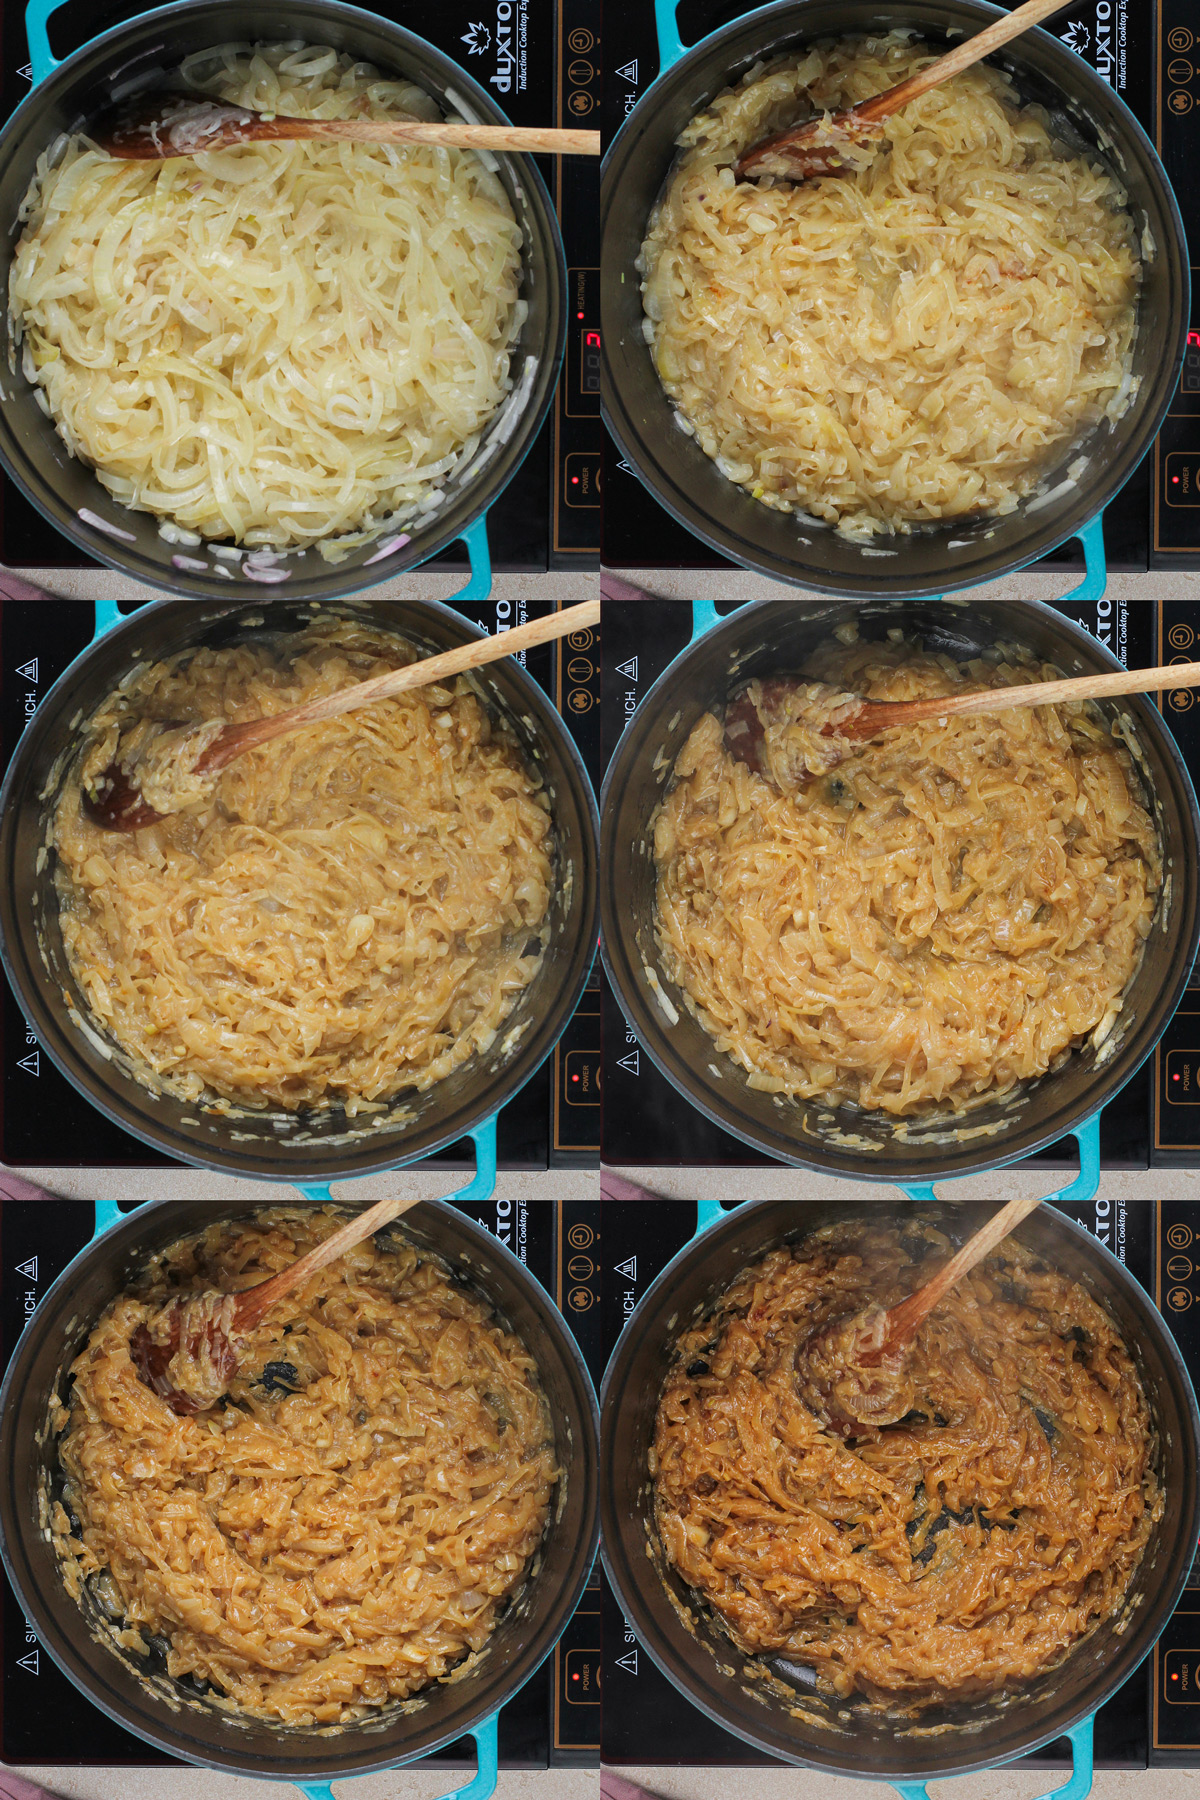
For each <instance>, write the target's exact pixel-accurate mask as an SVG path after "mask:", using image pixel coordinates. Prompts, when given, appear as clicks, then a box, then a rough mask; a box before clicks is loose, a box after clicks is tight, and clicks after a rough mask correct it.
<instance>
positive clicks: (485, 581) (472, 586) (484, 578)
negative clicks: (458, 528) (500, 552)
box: [446, 512, 492, 606]
mask: <svg viewBox="0 0 1200 1800" xmlns="http://www.w3.org/2000/svg"><path fill="white" fill-rule="evenodd" d="M461 541H462V543H463V544H465V545H466V551H467V558H468V561H469V562H470V564H471V579H470V580H469V581H468V582H467V585H466V587H465V588H460V589H459V591H458V593H457V594H451V595H450V597H449V599H448V600H447V601H446V605H447V606H455V605H457V603H458V602H459V601H460V600H486V599H487V597H488V595H489V594H490V593H491V591H492V552H491V549H490V547H489V545H488V529H487V514H486V513H485V512H483V513H480V515H479V517H478V518H477V519H472V520H471V523H470V524H469V525H468V526H467V527H466V529H465V531H463V532H462V534H461Z"/></svg>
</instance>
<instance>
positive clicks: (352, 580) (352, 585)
mask: <svg viewBox="0 0 1200 1800" xmlns="http://www.w3.org/2000/svg"><path fill="white" fill-rule="evenodd" d="M65 3H66V0H58V5H64V4H65ZM314 3H315V4H316V5H317V6H318V7H319V10H320V11H321V12H323V13H326V14H328V15H330V16H331V17H333V18H335V19H344V20H345V21H346V22H347V23H348V24H349V25H351V26H352V27H359V26H360V25H361V26H367V27H369V28H371V29H372V30H376V29H379V28H380V27H382V28H384V29H385V30H386V31H387V32H388V34H389V35H390V36H391V37H392V38H393V40H394V41H395V42H396V43H397V44H398V45H400V46H402V47H403V48H405V49H410V48H412V49H415V50H417V51H419V53H420V54H421V55H422V56H428V57H429V58H430V60H431V61H433V62H435V63H438V64H441V65H442V66H443V69H444V72H445V74H446V76H447V78H448V80H449V82H450V85H452V86H453V87H454V88H455V89H456V91H457V92H458V93H460V94H461V96H462V98H463V99H464V100H465V101H467V102H468V105H469V107H470V108H471V109H473V110H474V111H476V112H477V113H478V114H479V116H480V117H481V119H482V120H483V122H484V123H486V124H496V125H511V123H512V120H511V119H510V118H509V116H508V114H507V113H505V112H504V111H503V109H502V108H501V107H500V106H498V105H497V103H496V101H495V100H494V99H493V97H492V96H491V95H490V94H489V93H488V92H487V90H486V89H485V88H483V87H482V86H481V85H480V84H479V82H477V81H476V80H475V77H474V76H473V75H471V74H470V73H468V71H467V70H466V69H465V68H463V67H462V65H461V64H459V63H457V62H455V61H454V59H453V58H452V57H450V56H448V55H447V54H446V52H445V51H444V50H440V49H439V48H438V46H437V45H436V44H433V43H431V42H430V41H429V39H427V38H423V37H421V36H420V35H419V33H417V32H415V31H411V30H410V29H409V28H408V27H407V26H405V25H399V24H396V23H394V22H393V21H392V20H391V19H388V18H386V17H385V16H384V15H382V14H379V13H373V12H369V11H368V10H367V9H366V8H365V7H361V6H354V5H351V4H349V0H300V4H303V5H310V4H314ZM214 6H222V7H225V8H226V9H227V10H228V11H229V12H230V13H231V14H232V15H234V16H235V17H236V16H238V14H239V7H238V0H173V3H169V4H166V5H159V6H153V7H149V8H147V10H146V11H144V12H140V13H138V14H136V15H135V16H134V17H133V18H129V19H123V20H121V21H120V22H119V23H118V24H116V25H110V26H109V27H108V28H107V29H106V30H104V31H99V32H97V33H96V34H95V36H94V37H90V38H88V39H87V40H86V42H84V43H83V44H80V45H79V47H78V48H77V49H75V50H73V51H72V52H71V53H70V55H69V56H65V57H63V58H62V60H61V61H60V62H58V63H57V64H56V66H55V67H54V68H53V69H52V70H51V72H50V73H49V74H48V75H47V76H46V77H45V78H44V79H43V80H42V81H40V82H38V83H37V84H36V85H35V86H33V87H32V88H31V89H30V91H29V93H27V94H26V95H25V97H24V99H23V100H22V101H21V102H20V104H19V105H18V106H16V107H15V108H14V109H13V111H12V112H11V113H10V114H9V116H8V118H7V119H5V121H4V123H3V125H0V159H5V158H6V157H7V154H8V145H9V142H10V139H11V137H12V135H13V134H14V133H15V132H16V131H18V130H20V129H21V128H23V126H24V125H25V124H26V122H27V121H29V120H31V119H33V118H35V117H36V115H37V113H38V110H39V108H40V106H41V105H42V104H43V103H44V101H45V99H46V97H47V95H49V94H53V93H56V92H59V91H62V92H67V91H69V90H70V88H71V86H72V84H73V82H74V79H75V77H76V75H77V74H78V64H79V62H80V61H81V60H82V59H83V58H84V57H85V56H88V55H91V54H93V53H95V52H96V51H97V49H98V48H104V49H108V48H111V49H112V50H113V51H114V52H115V50H116V49H117V48H118V46H119V44H120V41H121V40H122V38H123V37H125V36H126V35H127V34H129V33H131V32H133V31H134V30H141V29H142V28H143V27H145V26H146V25H147V24H152V23H154V22H155V21H158V20H161V21H162V23H163V28H164V30H170V29H171V27H173V26H175V25H178V24H179V23H180V22H181V21H182V20H184V19H186V18H187V17H188V15H190V14H193V13H197V12H206V11H210V10H211V9H212V8H213V7H214ZM52 10H57V5H56V6H55V8H54V9H52ZM235 39H236V40H237V41H243V40H244V39H245V34H244V33H241V34H238V33H234V34H233V35H232V36H231V39H230V41H231V42H232V41H234V40H235ZM259 41H262V42H266V41H268V40H266V39H262V40H259ZM277 41H282V40H277ZM418 85H419V84H418ZM500 155H501V156H502V157H503V159H504V160H505V161H506V162H508V163H510V164H511V165H513V166H514V167H515V168H516V169H518V170H519V173H520V181H521V184H522V185H523V186H525V187H526V188H527V189H528V191H529V192H530V193H531V194H534V195H536V196H537V199H538V201H539V205H540V210H541V212H542V214H543V215H544V219H545V223H546V226H547V254H546V255H545V257H544V258H541V257H536V256H535V254H534V246H533V245H531V244H528V243H523V244H522V267H523V270H524V272H525V276H526V278H527V277H528V272H529V270H530V269H531V268H536V269H537V270H538V271H539V273H544V275H545V279H546V282H547V284H548V288H549V293H550V307H549V313H548V318H547V332H546V342H545V344H544V345H543V346H542V347H541V349H539V351H538V352H537V358H536V359H537V361H538V363H539V364H541V363H543V362H544V364H545V373H544V376H543V375H542V372H541V370H540V369H539V374H538V375H537V376H535V377H534V382H535V385H536V384H537V383H538V382H539V377H540V379H541V385H542V388H543V391H542V392H541V394H540V396H539V398H538V400H537V404H536V405H535V406H534V407H532V408H529V407H526V408H525V409H524V410H523V411H522V412H521V413H519V414H518V415H517V419H516V423H515V425H514V428H513V431H512V433H511V441H512V442H513V443H514V445H515V446H516V447H517V448H516V453H515V454H513V455H512V457H511V460H510V461H509V466H508V468H507V473H505V474H504V475H503V478H502V479H499V476H500V470H501V465H502V464H504V463H505V461H506V459H505V458H504V457H503V455H497V456H496V457H494V458H492V459H490V460H489V462H488V463H487V464H485V465H484V467H483V468H482V469H481V470H480V471H479V472H478V473H477V475H475V476H474V477H472V479H471V481H470V482H469V484H468V485H467V487H466V488H464V490H463V494H462V495H459V496H457V497H456V504H457V505H458V506H461V504H462V501H463V499H464V498H465V497H466V496H467V495H468V494H469V493H470V492H471V490H472V489H476V488H477V489H478V490H479V495H478V498H476V499H474V500H472V502H471V507H470V511H469V513H468V515H467V517H465V518H464V519H463V520H462V521H461V522H460V523H459V524H457V525H454V526H453V527H452V528H450V529H449V530H447V529H446V528H445V527H444V526H438V525H435V526H433V527H432V528H425V527H422V528H421V530H420V531H419V532H417V533H414V534H413V537H412V541H411V542H410V543H408V544H404V545H401V546H400V548H399V549H397V550H394V551H391V552H390V553H389V554H388V555H387V557H386V558H382V559H381V560H380V561H379V562H378V563H368V562H366V561H361V562H359V563H357V564H350V562H349V559H347V561H346V562H343V563H330V564H328V566H327V569H326V570H323V571H316V572H315V574H314V575H313V577H312V578H311V579H312V580H313V581H314V582H320V581H321V580H329V579H331V578H335V577H336V576H337V574H338V571H339V570H340V571H342V579H341V581H340V584H339V585H338V586H337V587H336V589H334V590H332V591H331V592H330V593H324V592H323V591H322V592H321V593H309V591H308V590H307V588H298V589H297V590H296V592H297V598H306V597H308V598H312V599H313V600H314V601H316V602H317V603H318V604H320V603H322V602H327V601H328V600H330V599H345V598H349V596H350V595H352V594H355V593H360V592H362V591H363V590H365V589H369V588H372V587H376V586H378V585H379V583H380V582H383V581H388V580H390V579H391V578H392V577H393V576H396V575H403V574H406V573H407V572H408V571H410V570H412V569H415V568H419V567H420V566H421V565H422V564H423V563H425V562H428V561H429V560H430V559H431V558H432V557H434V556H437V555H439V554H440V553H441V552H442V551H443V550H446V549H448V548H449V547H450V546H451V545H452V544H455V543H457V542H459V541H462V542H463V543H464V544H465V545H466V546H467V548H468V551H470V549H471V546H470V544H469V541H468V538H467V534H468V533H469V532H471V531H473V530H477V529H479V528H480V527H482V528H484V529H485V530H486V521H487V514H488V511H489V510H490V508H491V507H492V506H493V505H494V504H495V502H496V501H497V500H498V499H499V498H500V496H501V495H502V494H503V493H504V491H505V489H506V488H507V487H508V486H509V484H510V483H511V482H512V480H513V479H514V477H515V476H516V475H517V474H518V473H519V471H520V469H521V468H522V466H523V465H524V462H525V459H526V457H527V456H528V455H529V452H530V451H531V450H532V448H533V445H534V442H535V440H536V438H537V436H538V434H539V432H540V431H541V429H542V427H543V425H544V424H545V422H546V419H547V417H548V415H549V413H550V409H551V407H552V405H553V403H554V399H555V396H556V394H557V392H558V386H559V381H560V379H561V377H562V373H563V367H564V362H565V357H566V342H567V307H566V291H567V261H566V250H565V247H564V244H563V237H562V227H561V225H560V223H559V219H558V214H557V212H556V210H555V206H554V202H553V200H552V198H551V195H550V190H549V189H548V187H547V186H546V183H545V181H544V179H543V177H542V174H541V171H540V170H539V168H538V166H537V164H536V162H535V161H534V159H533V157H532V156H531V155H528V154H527V153H525V152H523V151H503V152H501V153H500ZM32 179H33V174H32V171H31V172H30V180H32ZM16 236H17V230H16V228H15V227H14V230H13V233H12V237H11V240H10V242H15V240H16ZM524 287H525V281H523V282H522V290H524ZM556 317H557V328H556V326H555V318H556ZM23 379H24V378H23V377H22V380H23ZM26 385H28V384H26ZM501 405H503V402H501ZM497 411H499V408H498V409H497ZM46 429H47V430H48V431H50V432H53V433H54V434H55V435H56V436H57V431H56V427H55V425H54V421H53V420H52V419H47V420H46ZM73 460H75V461H78V458H75V459H73ZM80 466H81V467H83V466H85V465H82V464H81V465H80ZM0 468H3V470H4V473H5V474H6V475H7V477H8V479H9V480H10V481H11V482H13V483H14V485H15V486H16V487H17V488H18V489H19V491H20V492H21V494H22V495H23V497H24V498H25V500H26V501H28V503H29V504H30V505H31V506H32V507H33V508H34V509H35V510H36V511H37V512H38V514H39V515H40V516H41V517H42V518H43V519H44V520H45V521H46V523H47V524H48V525H50V526H51V527H52V528H53V529H54V530H55V531H56V532H58V533H59V535H60V536H62V537H64V538H66V539H67V541H68V542H69V543H72V544H74V546H75V548H76V549H77V550H81V551H83V553H84V554H85V555H86V556H88V557H91V558H93V559H95V560H96V561H98V562H100V563H102V564H105V565H107V567H108V568H110V569H114V570H115V571H116V572H117V573H118V574H120V575H126V576H131V577H132V578H134V579H136V580H138V581H142V582H145V583H146V584H147V585H148V586H150V587H154V588H158V589H162V590H165V591H166V592H167V593H168V594H170V595H173V596H179V595H186V596H188V597H190V598H192V599H195V600H213V601H218V602H219V601H220V600H222V599H224V598H225V597H226V596H229V597H231V598H238V597H241V595H242V594H245V595H246V596H247V597H250V596H251V595H254V594H257V597H258V600H259V602H260V603H262V604H269V601H270V598H271V594H270V591H269V590H268V591H267V592H264V591H263V588H262V587H261V586H260V585H259V584H257V583H254V582H247V581H246V580H245V579H244V577H242V576H240V575H238V574H234V575H233V578H232V580H229V581H226V580H223V579H220V578H218V577H217V576H215V575H204V576H198V575H197V574H196V573H195V572H193V571H190V570H187V569H176V568H174V567H172V568H171V570H170V571H168V570H166V569H162V570H161V571H160V570H158V569H157V567H156V565H154V564H153V563H151V562H149V561H147V563H146V565H145V566H143V563H142V561H141V560H139V561H138V562H137V563H136V565H134V563H133V562H132V559H130V558H128V557H127V556H126V553H125V550H124V546H123V545H122V544H121V543H120V542H119V540H114V539H113V538H111V537H110V536H109V535H108V533H107V532H103V531H96V530H92V529H91V528H90V527H86V526H84V525H83V524H82V523H81V522H80V521H79V520H78V519H77V518H76V517H74V516H71V517H69V519H68V521H67V522H66V523H64V522H63V521H62V520H60V519H58V518H56V517H54V516H53V514H52V513H51V512H50V511H49V509H48V507H47V505H46V504H45V502H44V500H43V498H42V497H41V495H40V494H39V493H38V492H37V491H36V489H35V488H34V487H33V486H32V485H31V484H30V483H29V482H28V481H26V479H25V477H24V475H23V473H22V472H21V471H20V470H19V469H18V468H17V467H16V465H15V464H13V463H11V462H10V460H9V457H8V453H7V449H6V446H5V443H4V437H3V433H0ZM452 473H453V471H452ZM102 491H103V492H104V497H105V500H106V501H108V502H110V503H111V504H112V505H113V506H115V507H117V508H118V510H119V511H124V512H132V513H134V515H135V516H136V517H140V518H145V519H148V520H152V521H153V520H155V519H156V515H154V514H151V513H138V511H137V509H136V508H130V507H123V506H122V503H121V502H120V501H118V500H115V499H114V498H113V496H111V495H109V494H108V493H107V491H106V490H102ZM447 510H454V508H449V509H447ZM387 535H388V534H387V533H386V532H385V531H381V532H380V534H379V536H380V538H383V537H385V536H387ZM214 541H223V540H214ZM311 548H312V549H314V550H315V548H316V546H315V545H313V546H311ZM364 548H365V549H366V550H370V545H367V546H365V547H364ZM283 554H284V555H285V556H287V555H294V554H296V551H295V550H294V549H293V550H291V551H285V552H283ZM469 560H470V562H471V565H472V567H474V562H475V556H474V554H471V555H470V557H469ZM239 567H240V565H239ZM276 597H281V596H276Z"/></svg>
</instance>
